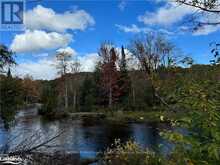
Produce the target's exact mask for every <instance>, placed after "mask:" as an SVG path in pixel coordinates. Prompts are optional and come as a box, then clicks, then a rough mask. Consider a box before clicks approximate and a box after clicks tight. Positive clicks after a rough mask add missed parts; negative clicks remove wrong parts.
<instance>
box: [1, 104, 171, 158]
mask: <svg viewBox="0 0 220 165" xmlns="http://www.w3.org/2000/svg"><path fill="white" fill-rule="evenodd" d="M162 128H166V126H165V125H163V124H157V123H129V124H125V123H123V124H122V123H111V122H106V121H104V120H101V121H100V120H99V121H98V120H95V121H94V120H92V121H91V120H82V119H74V120H73V119H65V120H59V121H45V120H44V119H43V118H42V117H40V116H39V115H37V112H36V108H29V109H26V110H21V111H19V112H18V113H17V115H16V117H15V122H14V124H13V125H12V126H11V127H10V128H9V129H5V128H4V127H3V124H2V123H1V124H0V144H1V145H3V144H6V143H8V144H7V145H6V147H5V150H6V151H9V150H12V149H13V148H14V147H15V146H17V145H18V144H19V143H20V142H22V141H23V140H24V139H28V138H29V137H31V135H33V134H34V133H36V132H40V137H39V139H40V140H41V141H43V140H45V139H48V138H49V137H51V136H53V135H55V134H57V133H59V132H60V131H62V130H65V132H64V133H63V134H62V135H61V136H59V137H58V138H57V139H56V140H54V141H53V143H52V144H51V146H50V147H49V148H46V149H43V151H44V152H54V151H66V152H78V153H80V156H81V157H94V156H95V155H96V153H97V152H99V151H104V150H105V149H106V148H107V147H109V146H110V145H111V144H112V143H114V140H115V139H120V140H121V142H125V141H127V140H129V139H132V140H135V141H136V142H137V143H138V144H140V145H141V146H142V147H143V148H146V147H147V148H150V149H155V148H156V147H158V145H159V144H162V146H163V147H161V148H160V150H159V152H162V153H166V152H167V150H168V149H169V145H170V144H169V143H167V142H166V141H165V140H163V139H162V138H161V137H160V136H159V129H162ZM14 137H16V138H15V140H12V141H11V139H13V138H14ZM39 139H37V140H39ZM34 142H35V141H34V140H33V142H32V143H34Z"/></svg>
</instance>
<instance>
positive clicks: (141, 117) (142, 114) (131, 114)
mask: <svg viewBox="0 0 220 165" xmlns="http://www.w3.org/2000/svg"><path fill="white" fill-rule="evenodd" d="M102 112H103V113H105V114H106V119H107V120H109V121H113V122H168V121H169V120H170V119H179V118H180V117H183V115H186V113H184V112H172V111H168V110H161V111H160V110H149V111H106V110H105V111H102Z"/></svg>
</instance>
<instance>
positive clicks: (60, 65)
mask: <svg viewBox="0 0 220 165" xmlns="http://www.w3.org/2000/svg"><path fill="white" fill-rule="evenodd" d="M71 56H72V54H71V53H69V52H68V51H65V50H64V51H58V52H57V54H56V60H57V65H56V67H57V69H58V74H60V75H61V77H62V78H63V81H64V91H65V92H64V100H65V108H68V85H67V75H66V74H67V72H68V64H69V61H70V59H71Z"/></svg>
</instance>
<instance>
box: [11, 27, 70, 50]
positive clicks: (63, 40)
mask: <svg viewBox="0 0 220 165" xmlns="http://www.w3.org/2000/svg"><path fill="white" fill-rule="evenodd" d="M71 40H72V35H70V34H59V33H56V32H50V33H47V32H45V31H40V30H34V31H30V30H27V31H25V33H23V34H17V35H15V38H14V39H13V41H12V43H11V46H10V48H11V50H12V51H14V52H16V53H32V52H39V51H43V50H50V49H57V48H60V47H64V46H67V45H68V44H69V43H70V41H71Z"/></svg>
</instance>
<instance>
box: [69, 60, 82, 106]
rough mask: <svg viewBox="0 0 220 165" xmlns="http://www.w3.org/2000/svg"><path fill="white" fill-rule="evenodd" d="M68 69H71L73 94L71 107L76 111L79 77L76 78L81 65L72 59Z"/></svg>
mask: <svg viewBox="0 0 220 165" xmlns="http://www.w3.org/2000/svg"><path fill="white" fill-rule="evenodd" d="M70 68H71V73H72V74H73V75H72V79H71V80H72V82H71V88H72V92H73V107H74V109H76V105H77V95H78V92H77V90H79V89H78V88H79V77H78V75H77V74H78V73H80V70H81V63H80V62H79V60H78V59H77V58H75V59H74V61H73V62H72V63H70Z"/></svg>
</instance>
